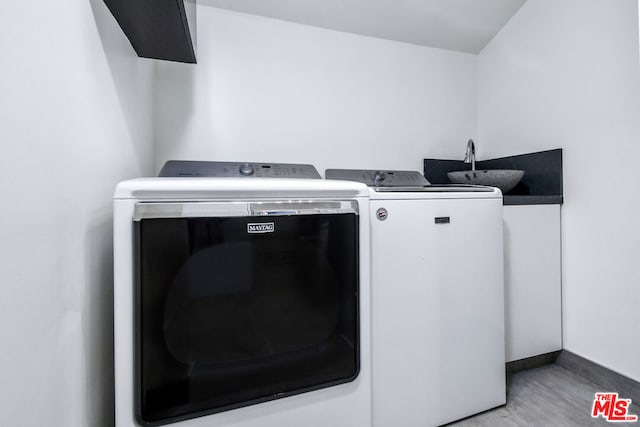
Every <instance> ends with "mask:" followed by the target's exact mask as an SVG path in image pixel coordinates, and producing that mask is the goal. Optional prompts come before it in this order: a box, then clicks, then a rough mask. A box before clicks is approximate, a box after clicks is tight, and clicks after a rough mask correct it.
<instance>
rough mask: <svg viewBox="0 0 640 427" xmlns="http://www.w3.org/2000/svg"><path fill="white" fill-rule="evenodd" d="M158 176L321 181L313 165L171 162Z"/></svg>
mask: <svg viewBox="0 0 640 427" xmlns="http://www.w3.org/2000/svg"><path fill="white" fill-rule="evenodd" d="M158 176H161V177H247V178H250V177H256V178H307V179H309V178H311V179H320V174H319V173H318V171H317V170H316V168H315V167H313V166H312V165H300V164H292V163H248V162H204V161H188V160H169V161H168V162H166V163H165V164H164V166H163V167H162V169H161V170H160V173H159V174H158Z"/></svg>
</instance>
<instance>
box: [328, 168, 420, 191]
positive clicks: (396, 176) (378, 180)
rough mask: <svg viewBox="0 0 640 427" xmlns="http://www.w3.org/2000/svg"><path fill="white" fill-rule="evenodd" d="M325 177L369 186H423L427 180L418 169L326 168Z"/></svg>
mask: <svg viewBox="0 0 640 427" xmlns="http://www.w3.org/2000/svg"><path fill="white" fill-rule="evenodd" d="M325 177H326V178H327V179H342V180H346V181H358V182H362V183H364V184H367V185H368V186H369V187H424V186H426V185H429V181H427V179H426V178H425V177H424V175H422V174H421V173H420V172H418V171H397V170H375V169H327V170H326V171H325Z"/></svg>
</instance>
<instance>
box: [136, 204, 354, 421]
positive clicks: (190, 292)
mask: <svg viewBox="0 0 640 427" xmlns="http://www.w3.org/2000/svg"><path fill="white" fill-rule="evenodd" d="M141 205H144V206H141V208H140V215H139V218H138V220H137V221H136V223H135V224H136V241H137V253H138V272H137V277H138V280H137V301H138V303H137V305H136V308H137V313H136V321H137V322H138V324H137V331H138V336H137V354H136V357H137V367H138V371H137V381H138V387H137V388H138V393H137V395H138V402H137V407H138V418H139V421H140V422H142V423H145V424H163V423H166V422H170V421H176V420H179V419H185V418H191V417H194V416H199V415H204V414H208V413H213V412H219V411H222V410H227V409H232V408H236V407H239V406H245V405H248V404H252V403H257V402H262V401H265V400H270V399H275V398H279V397H284V396H288V395H291V394H297V393H301V392H305V391H310V390H314V389H317V388H322V387H328V386H332V385H335V384H339V383H344V382H348V381H351V380H353V379H354V378H355V377H356V376H357V374H358V369H359V348H358V340H359V337H358V326H359V325H358V218H357V211H356V209H355V207H356V206H355V204H354V202H332V203H327V202H325V203H322V204H317V205H314V204H310V203H306V204H303V205H299V204H290V203H282V204H269V205H263V204H250V203H247V204H235V205H232V206H231V205H230V204H216V203H203V204H196V203H192V204H190V205H180V204H141ZM229 206H231V209H230V208H229ZM205 211H212V212H208V213H207V214H206V215H205V213H204V212H205ZM218 211H220V212H218ZM216 212H218V213H217V214H216Z"/></svg>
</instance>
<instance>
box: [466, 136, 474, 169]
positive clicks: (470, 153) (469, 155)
mask: <svg viewBox="0 0 640 427" xmlns="http://www.w3.org/2000/svg"><path fill="white" fill-rule="evenodd" d="M464 162H465V163H471V170H472V171H475V170H476V145H475V144H474V143H473V139H470V140H469V142H467V152H466V154H465V155H464Z"/></svg>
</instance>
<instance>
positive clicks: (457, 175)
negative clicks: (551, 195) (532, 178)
mask: <svg viewBox="0 0 640 427" xmlns="http://www.w3.org/2000/svg"><path fill="white" fill-rule="evenodd" d="M447 176H448V177H449V181H451V182H452V183H454V184H475V185H487V186H489V187H498V188H499V189H500V190H501V191H502V193H506V192H508V191H509V190H511V189H512V188H513V187H515V186H516V184H517V183H518V182H520V180H521V179H522V177H523V176H524V171H521V170H516V169H483V170H476V171H473V172H472V171H470V170H467V171H457V172H449V173H448V174H447Z"/></svg>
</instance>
